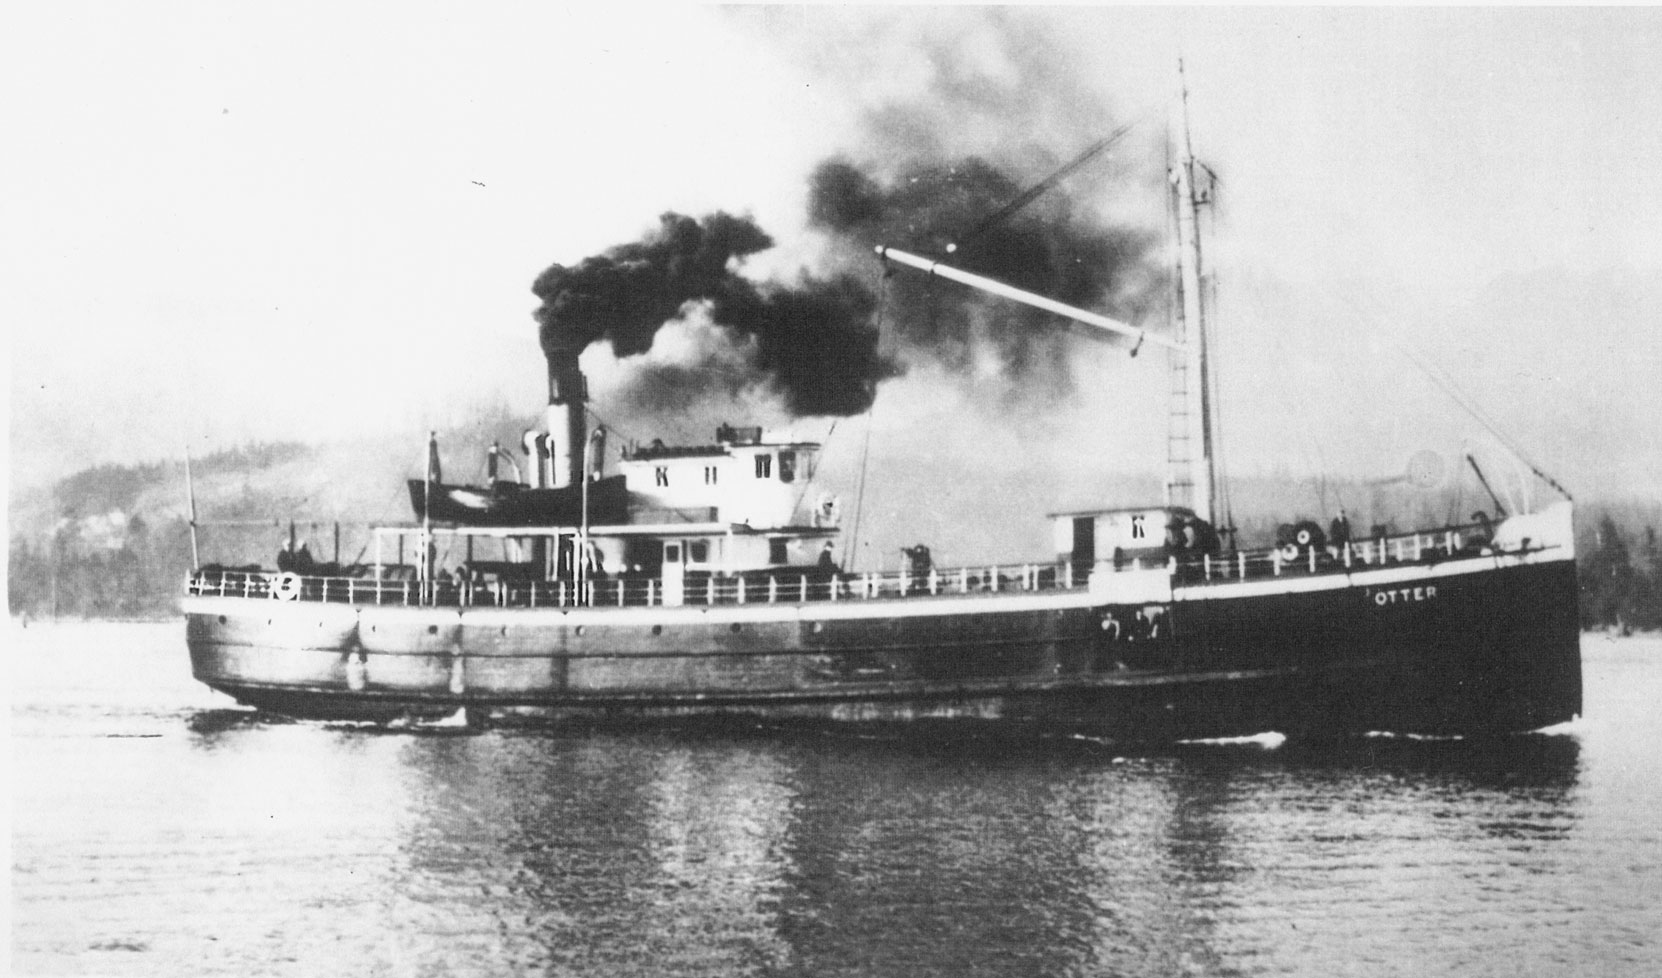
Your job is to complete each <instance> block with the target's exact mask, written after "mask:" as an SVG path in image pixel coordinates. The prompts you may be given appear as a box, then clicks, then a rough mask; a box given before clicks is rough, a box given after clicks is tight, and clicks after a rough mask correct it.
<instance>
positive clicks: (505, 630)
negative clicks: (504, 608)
mask: <svg viewBox="0 0 1662 978" xmlns="http://www.w3.org/2000/svg"><path fill="white" fill-rule="evenodd" d="M498 634H500V635H501V636H502V637H503V638H507V637H508V626H507V625H503V626H502V628H501V629H500V630H499V632H498Z"/></svg>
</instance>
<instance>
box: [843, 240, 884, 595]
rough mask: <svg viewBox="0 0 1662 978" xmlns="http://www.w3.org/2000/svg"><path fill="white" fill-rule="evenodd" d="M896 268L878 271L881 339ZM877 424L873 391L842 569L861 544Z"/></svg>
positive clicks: (876, 323) (876, 319)
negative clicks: (872, 446) (867, 486)
mask: <svg viewBox="0 0 1662 978" xmlns="http://www.w3.org/2000/svg"><path fill="white" fill-rule="evenodd" d="M892 274H894V270H893V269H891V268H889V266H888V263H887V262H884V263H883V264H882V266H881V267H880V268H879V270H878V273H877V311H876V314H875V316H874V318H873V321H872V325H873V326H875V327H876V329H877V336H878V339H879V341H881V340H882V337H883V318H884V313H885V312H886V310H887V308H888V300H889V276H890V275H892ZM876 426H877V393H876V391H873V392H872V398H871V406H870V407H868V408H866V437H865V441H864V443H863V444H862V446H861V448H860V481H859V488H858V489H856V490H855V494H854V526H853V527H852V528H851V529H850V531H849V535H848V546H846V547H844V548H843V559H842V564H841V569H842V570H845V571H846V570H848V569H849V568H851V567H852V566H853V565H854V554H855V553H856V551H857V548H858V547H859V544H860V518H861V517H862V516H864V515H865V510H866V473H867V471H868V470H869V469H870V463H871V430H872V429H873V428H875V427H876Z"/></svg>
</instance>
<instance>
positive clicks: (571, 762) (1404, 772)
mask: <svg viewBox="0 0 1662 978" xmlns="http://www.w3.org/2000/svg"><path fill="white" fill-rule="evenodd" d="M1659 644H1662V643H1659ZM60 651H62V650H60ZM82 651H83V652H85V654H86V655H87V656H88V657H89V660H96V659H97V658H98V655H100V654H103V653H98V652H87V651H86V650H82ZM122 651H123V653H125V652H127V651H129V650H122ZM1658 651H1662V649H1659V650H1658ZM69 654H71V655H73V654H77V653H76V652H74V651H73V650H69ZM168 654H169V655H171V654H173V650H171V649H169V650H168ZM157 661H166V660H165V657H163V658H162V659H159V660H157ZM1605 665H1607V666H1609V668H1608V669H1602V668H1601V669H1594V668H1591V667H1590V668H1589V704H1590V709H1592V708H1593V706H1592V704H1595V703H1596V702H1598V701H1597V700H1596V699H1595V695H1596V694H1597V692H1598V690H1600V689H1601V688H1604V689H1608V690H1609V691H1610V692H1611V694H1612V695H1611V696H1610V697H1609V702H1611V703H1618V702H1622V697H1623V696H1626V695H1630V694H1629V693H1627V692H1625V691H1627V690H1630V689H1631V685H1632V684H1633V683H1635V682H1640V683H1649V684H1650V690H1651V692H1652V693H1654V692H1657V691H1662V659H1657V658H1651V659H1644V658H1640V659H1635V660H1631V661H1628V660H1623V661H1620V662H1611V663H1605ZM170 667H175V666H173V665H172V664H170ZM1601 676H1602V677H1604V678H1605V679H1606V680H1608V682H1607V683H1606V684H1605V685H1604V686H1603V687H1601V685H1600V683H1599V681H1598V680H1599V677H1601ZM96 685H97V684H96V683H92V684H91V686H88V685H87V684H84V683H77V684H74V688H75V689H77V690H80V691H81V692H79V693H75V694H73V695H71V694H65V693H63V692H62V684H61V683H57V684H54V682H43V683H42V684H41V685H40V686H38V687H36V688H35V689H25V690H24V693H25V695H24V696H23V697H22V698H20V700H19V701H18V704H17V705H16V706H14V728H15V729H16V730H17V731H18V735H17V742H18V744H19V745H20V751H19V754H18V757H19V760H20V762H21V763H20V768H21V769H22V770H21V773H20V776H19V782H18V783H19V786H20V789H19V794H18V817H17V829H16V834H15V836H14V847H15V852H16V866H15V868H14V873H13V883H14V893H15V894H16V913H15V919H16V921H17V923H16V924H15V925H14V933H13V938H14V942H15V945H16V948H17V963H18V967H19V970H20V971H22V972H23V973H33V972H37V971H39V972H53V973H98V974H110V973H113V974H158V975H161V974H168V975H171V974H177V973H181V971H182V970H189V971H192V972H195V973H207V974H230V973H236V974H238V975H243V974H283V975H312V974H325V973H385V974H397V975H404V974H410V975H429V974H431V975H501V974H512V973H527V972H535V973H585V974H587V973H593V974H688V975H698V974H709V975H733V974H752V975H791V974H801V975H902V974H904V975H918V974H922V975H930V974H938V975H965V974H968V975H1070V974H1071V975H1120V974H1127V975H1144V974H1160V975H1168V974H1209V975H1210V974H1216V975H1236V974H1238V975H1256V974H1279V973H1300V974H1304V973H1347V974H1433V975H1435V974H1446V975H1456V974H1458V975H1474V974H1475V975H1484V974H1489V975H1503V974H1504V975H1508V976H1510V975H1514V974H1535V973H1542V974H1547V973H1600V974H1649V973H1653V972H1654V971H1655V970H1656V966H1657V965H1658V964H1659V963H1662V961H1659V958H1658V952H1657V948H1656V946H1655V943H1654V940H1655V938H1654V936H1653V934H1652V930H1653V929H1654V922H1653V919H1652V917H1653V912H1654V907H1653V906H1652V905H1651V903H1652V901H1654V899H1655V896H1656V894H1657V893H1658V887H1659V885H1662V839H1659V838H1658V830H1657V828H1656V825H1655V817H1654V812H1655V811H1656V810H1657V809H1656V807H1655V806H1656V804H1657V803H1658V802H1659V801H1662V790H1659V789H1658V788H1657V787H1656V782H1655V779H1654V778H1644V777H1640V776H1638V775H1636V774H1635V773H1634V771H1633V764H1634V763H1635V761H1636V759H1638V758H1648V757H1649V754H1650V745H1651V744H1654V743H1655V742H1656V741H1655V739H1654V736H1653V735H1655V734H1658V733H1662V730H1659V729H1658V727H1659V723H1658V721H1656V720H1652V719H1649V717H1648V713H1647V714H1646V715H1643V716H1641V715H1638V714H1637V713H1636V715H1635V716H1633V717H1632V718H1631V721H1630V722H1629V723H1628V724H1626V725H1625V726H1623V727H1621V728H1619V729H1618V728H1611V727H1609V726H1605V725H1601V724H1589V725H1586V726H1582V727H1580V728H1578V729H1576V730H1574V731H1573V732H1571V733H1566V734H1555V735H1534V736H1525V737H1511V738H1505V739H1500V740H1493V741H1420V740H1409V739H1398V738H1371V739H1364V740H1359V741H1351V742H1347V743H1343V744H1338V745H1302V744H1299V743H1296V742H1289V743H1285V744H1282V745H1280V746H1279V747H1275V748H1273V749H1269V748H1266V747H1264V746H1262V745H1259V744H1253V743H1247V744H1231V745H1190V746H1183V747H1179V748H1174V749H1171V750H1168V751H1164V752H1158V753H1142V754H1138V755H1136V756H1118V755H1116V754H1115V753H1114V752H1113V751H1112V750H1110V749H1108V748H1105V747H1102V746H1101V745H1096V744H1091V743H1087V742H1079V741H1058V742H1055V743H1027V744H1023V745H999V744H997V743H989V742H976V743H963V744H954V743H950V742H943V741H941V740H938V739H937V740H930V741H912V740H907V739H888V740H876V739H862V738H853V737H841V736H825V735H807V734H802V735H788V734H780V733H778V732H773V733H769V734H766V735H753V736H745V735H742V734H733V733H727V734H722V733H712V732H709V731H701V732H700V731H684V730H683V731H677V730H666V729H662V728H658V729H651V730H641V731H633V732H629V731H611V732H587V733H566V734H560V733H551V732H547V731H543V732H530V731H490V732H486V733H483V734H479V733H472V732H466V731H444V732H434V733H427V734H418V733H409V732H403V733H389V732H385V731H380V730H377V729H373V728H358V727H352V726H332V725H319V724H295V723H282V722H274V721H268V720H265V719H262V718H257V717H254V716H252V715H251V714H249V713H247V712H245V711H242V710H239V709H234V708H228V707H227V706H226V705H225V701H223V700H222V699H219V698H217V697H214V696H212V695H211V694H205V693H203V692H200V691H198V690H195V689H194V688H190V687H186V686H179V687H176V688H173V689H172V690H171V692H168V693H156V692H152V693H145V694H143V695H136V694H134V693H133V692H132V691H130V690H129V691H128V692H127V693H125V694H122V695H121V696H116V697H115V701H116V702H115V703H114V705H111V704H110V703H105V705H104V709H102V710H96V709H93V708H91V707H90V706H89V705H88V704H87V703H86V702H84V700H85V693H86V691H87V690H88V689H90V688H94V687H96ZM37 690H38V691H39V692H38V695H37ZM1633 702H1634V703H1639V702H1642V700H1640V699H1638V698H1635V699H1634V700H1633ZM124 735H143V736H138V737H133V736H124ZM151 735H155V736H151ZM1640 763H1642V762H1640ZM1650 770H1652V771H1653V770H1654V766H1653V767H1652V768H1651V769H1650Z"/></svg>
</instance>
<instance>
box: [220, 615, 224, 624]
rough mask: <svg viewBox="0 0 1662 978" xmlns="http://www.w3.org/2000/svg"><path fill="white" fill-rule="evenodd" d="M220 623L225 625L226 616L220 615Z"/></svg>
mask: <svg viewBox="0 0 1662 978" xmlns="http://www.w3.org/2000/svg"><path fill="white" fill-rule="evenodd" d="M219 623H220V624H221V625H223V624H225V616H224V615H220V616H219Z"/></svg>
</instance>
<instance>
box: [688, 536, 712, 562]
mask: <svg viewBox="0 0 1662 978" xmlns="http://www.w3.org/2000/svg"><path fill="white" fill-rule="evenodd" d="M687 561H688V562H689V563H694V564H707V563H709V562H710V542H709V541H708V540H692V541H689V542H688V543H687Z"/></svg>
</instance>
